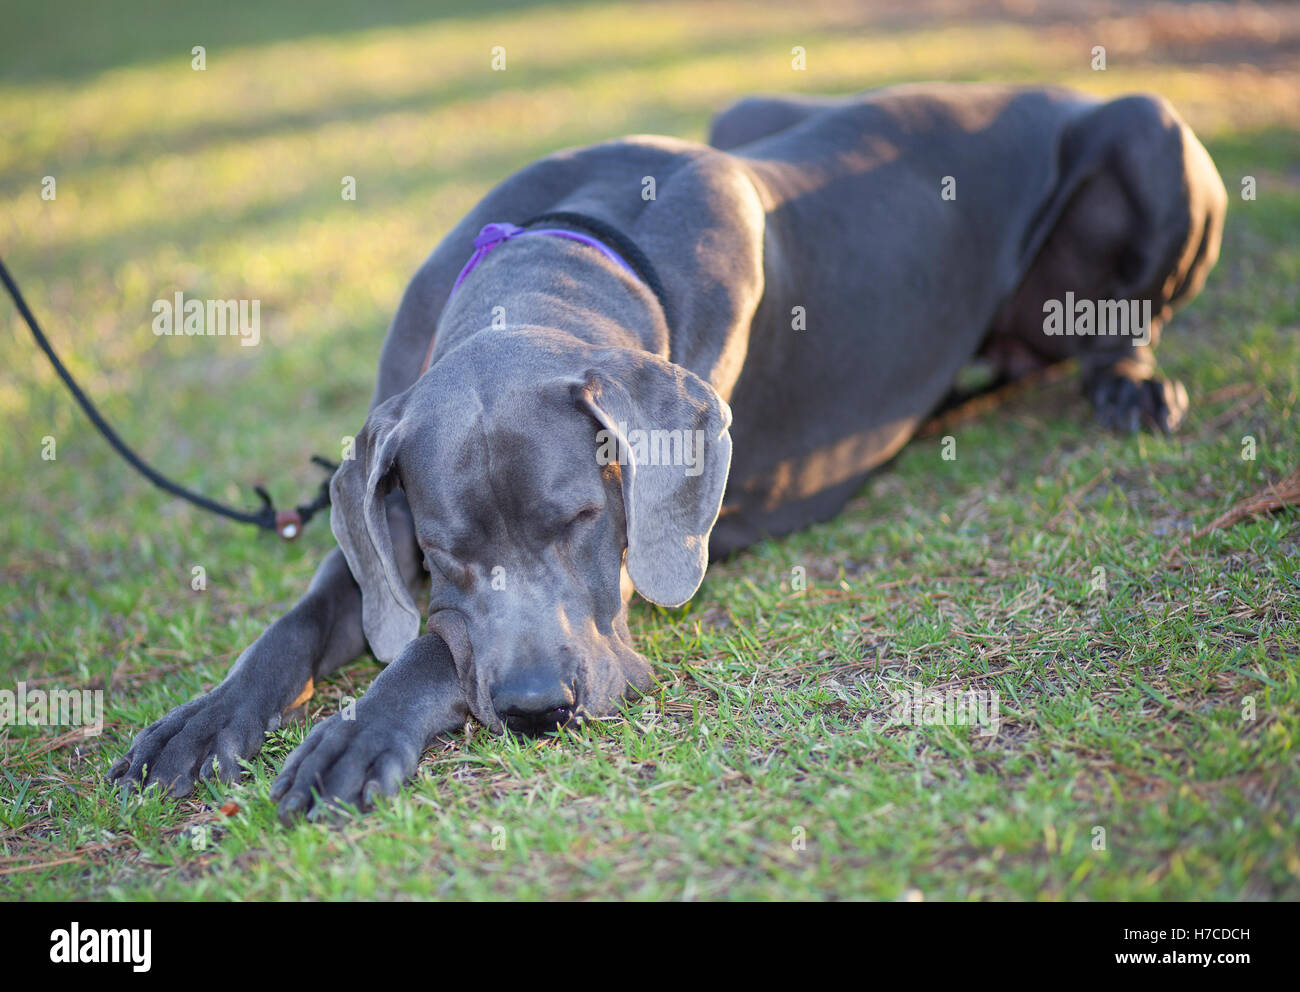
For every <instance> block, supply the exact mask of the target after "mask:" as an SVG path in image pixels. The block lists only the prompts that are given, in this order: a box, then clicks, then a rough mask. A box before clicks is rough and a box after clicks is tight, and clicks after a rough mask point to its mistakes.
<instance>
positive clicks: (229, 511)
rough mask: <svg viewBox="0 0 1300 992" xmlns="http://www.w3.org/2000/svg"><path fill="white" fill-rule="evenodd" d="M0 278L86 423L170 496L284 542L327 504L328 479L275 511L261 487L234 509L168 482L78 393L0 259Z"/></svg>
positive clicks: (318, 461)
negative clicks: (255, 502)
mask: <svg viewBox="0 0 1300 992" xmlns="http://www.w3.org/2000/svg"><path fill="white" fill-rule="evenodd" d="M0 280H3V282H4V284H5V289H7V290H9V295H10V296H12V297H13V300H14V305H15V306H17V307H18V312H19V313H20V314H22V317H23V320H25V321H27V326H28V327H29V328H30V329H31V332H32V336H33V337H35V338H36V343H37V344H38V345H39V346H40V349H41V351H43V352H45V355H46V357H47V358H49V360H50V364H51V365H53V366H54V371H55V372H57V373H59V378H60V379H62V380H63V384H64V385H65V386H67V387H68V391H69V392H70V393H72V396H73V398H74V399H75V400H76V401H77V402H78V403H79V404H80V405H81V409H82V410H84V411H85V413H86V416H87V417H89V418H90V422H91V423H92V424H94V425H95V427H96V428H97V429H98V430H99V433H100V434H102V435H104V440H106V441H107V442H108V443H109V444H111V445H112V446H113V449H114V450H115V451H116V452H117V453H118V454H119V455H121V456H122V457H123V458H125V459H126V460H127V462H129V463H130V465H131V467H132V468H134V469H135V470H136V471H137V472H139V473H140V474H141V475H143V476H144V477H145V478H146V479H148V480H149V481H150V482H152V483H153V484H154V485H155V486H157V487H158V488H159V489H162V490H164V491H165V492H168V493H171V494H172V495H173V496H179V497H180V498H181V499H183V500H188V501H189V502H191V503H193V504H194V505H195V506H198V507H202V508H203V509H205V510H207V511H209V512H210V513H216V514H219V515H220V516H223V517H227V518H229V519H231V520H236V521H238V522H239V523H243V524H253V525H255V526H257V527H261V528H262V529H263V530H273V531H275V532H276V533H278V534H279V535H280V536H281V537H283V538H284V539H285V540H286V541H292V540H293V539H294V538H295V537H297V536H298V535H299V534H301V533H302V529H303V527H305V526H306V525H307V523H308V521H310V520H311V518H312V517H314V516H315V515H316V514H317V513H318V512H319V511H320V510H323V509H324V508H325V507H327V506H329V503H330V484H329V479H328V478H326V480H325V481H324V482H322V483H321V486H320V492H319V493H317V495H316V498H315V499H314V500H312V501H311V502H310V503H303V504H302V505H301V506H297V507H295V508H294V509H292V510H277V509H276V508H275V505H274V504H273V503H272V502H271V494H270V493H268V492H267V491H266V489H265V488H263V487H262V486H254V487H253V492H255V493H257V495H258V496H259V497H261V500H262V508H261V509H260V510H254V511H245V510H237V509H235V508H234V507H232V506H226V505H225V504H224V503H218V502H217V501H216V500H212V499H208V498H207V497H206V496H201V495H200V494H198V493H196V492H192V491H191V490H189V489H186V488H185V487H184V486H182V485H180V484H178V483H175V482H172V480H171V479H169V478H167V477H166V476H165V475H163V474H162V473H161V472H158V471H157V470H155V469H154V468H152V467H151V466H150V465H148V464H147V463H146V462H145V461H144V460H143V459H142V458H140V456H139V455H137V454H136V453H135V452H134V451H132V450H131V449H130V447H128V446H127V443H126V442H125V441H123V440H122V439H121V438H120V437H119V436H118V434H117V431H115V430H113V428H111V427H110V426H108V424H107V422H106V421H105V420H104V418H103V417H102V416H100V413H99V411H98V410H96V409H95V404H93V403H91V402H90V399H89V397H87V396H86V394H85V393H84V392H82V390H81V387H80V386H78V385H77V382H76V380H75V379H73V378H72V373H70V372H69V371H68V370H67V368H65V367H64V364H63V362H61V361H59V356H58V355H56V354H55V353H54V349H53V348H52V347H50V342H49V340H48V339H47V338H46V337H45V334H44V332H43V331H42V330H41V328H40V325H39V324H37V323H36V318H35V317H34V316H32V311H31V309H30V308H29V307H28V306H27V301H26V300H24V299H23V294H22V292H21V291H20V290H19V289H18V284H17V283H16V282H14V280H13V277H12V276H11V275H10V274H9V270H8V269H7V268H6V267H5V264H4V261H3V259H0ZM311 460H312V461H313V462H315V463H316V464H317V465H320V466H321V467H322V468H325V469H327V470H329V472H330V474H331V475H332V474H333V473H334V470H335V469H336V468H338V466H337V465H336V464H334V463H333V462H331V461H329V460H328V459H325V458H321V457H320V456H319V455H313V456H312V459H311Z"/></svg>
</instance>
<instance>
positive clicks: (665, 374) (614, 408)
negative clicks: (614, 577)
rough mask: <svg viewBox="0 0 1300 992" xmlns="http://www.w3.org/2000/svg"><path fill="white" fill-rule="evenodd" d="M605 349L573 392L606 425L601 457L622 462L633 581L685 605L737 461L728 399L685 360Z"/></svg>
mask: <svg viewBox="0 0 1300 992" xmlns="http://www.w3.org/2000/svg"><path fill="white" fill-rule="evenodd" d="M608 357H609V359H610V360H608V361H606V362H605V363H603V364H602V370H601V371H594V370H593V371H588V372H587V373H586V375H585V377H584V381H583V382H582V383H581V384H579V385H576V386H575V387H574V390H573V391H574V398H575V400H576V401H577V403H578V405H579V406H580V407H581V408H582V409H584V410H586V411H587V412H588V413H589V414H591V416H592V417H594V418H595V420H596V422H597V423H598V424H600V426H601V431H600V432H599V433H598V438H599V439H600V442H601V443H600V445H599V447H598V449H597V458H598V460H600V461H601V462H602V463H606V464H607V463H608V462H609V461H611V460H613V458H617V460H618V463H619V469H620V472H621V474H622V480H623V509H624V514H625V516H626V520H627V572H628V575H629V577H630V578H631V579H632V584H633V585H634V586H635V587H636V590H637V592H639V593H640V594H641V595H642V596H644V597H645V598H646V599H648V600H650V602H652V603H658V604H659V605H660V606H681V605H682V604H683V603H685V602H686V601H687V600H688V599H690V598H691V597H692V596H693V595H695V590H696V589H698V588H699V587H700V582H702V581H703V579H704V570H705V569H706V568H707V567H708V564H709V532H710V531H711V530H712V529H713V524H714V521H716V520H717V518H718V510H719V509H720V508H721V505H722V493H723V490H724V489H725V488H726V484H727V473H728V471H729V470H730V468H731V434H730V433H729V432H728V428H729V427H730V426H731V408H730V407H728V406H727V404H726V403H725V402H724V401H723V399H722V397H721V396H719V395H718V393H717V391H716V390H714V388H713V387H712V386H710V385H709V384H708V383H706V382H705V381H704V380H703V379H701V378H699V377H698V376H696V375H694V374H692V373H691V372H688V371H687V370H686V369H684V368H682V367H681V366H679V365H674V364H672V363H671V362H666V361H664V360H663V359H661V358H657V357H655V356H654V355H648V354H643V353H638V352H633V351H625V352H618V353H610V354H609V356H608ZM665 455H666V456H668V457H664V456H665Z"/></svg>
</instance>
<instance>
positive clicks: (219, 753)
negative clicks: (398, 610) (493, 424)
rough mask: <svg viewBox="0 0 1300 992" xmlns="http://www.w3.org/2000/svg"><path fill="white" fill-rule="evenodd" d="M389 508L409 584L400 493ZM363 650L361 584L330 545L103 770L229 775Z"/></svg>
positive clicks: (143, 777) (172, 776)
mask: <svg viewBox="0 0 1300 992" xmlns="http://www.w3.org/2000/svg"><path fill="white" fill-rule="evenodd" d="M388 515H389V525H390V527H391V528H392V529H393V533H394V538H395V540H394V546H395V548H399V549H401V550H399V551H398V552H397V559H398V564H399V566H400V567H401V570H402V575H403V577H404V578H405V579H406V580H407V582H408V584H410V585H411V586H412V587H414V586H415V585H416V584H418V583H419V581H420V579H421V576H422V574H423V573H422V569H421V566H420V562H419V558H418V557H417V554H416V547H415V541H414V525H413V524H412V521H411V515H410V511H409V510H408V509H407V508H406V500H405V497H404V496H402V494H401V493H400V492H398V493H394V494H393V495H392V496H390V497H389V503H388ZM399 535H401V537H399ZM403 538H405V539H403ZM365 651H366V638H365V635H364V633H363V632H362V627H361V591H360V589H359V588H358V587H357V583H356V582H355V580H353V578H352V573H351V572H350V571H348V564H347V561H346V560H345V559H344V557H343V552H342V551H341V550H339V549H338V548H335V549H334V550H333V551H331V552H330V553H329V554H328V555H326V557H325V561H324V562H323V563H322V564H321V566H320V568H319V569H317V571H316V575H315V576H314V577H313V579H312V581H311V585H310V586H308V588H307V592H306V594H305V595H304V596H303V597H302V599H301V600H299V601H298V603H297V604H296V605H295V606H294V607H293V608H292V609H290V610H289V612H288V613H286V614H285V615H284V616H282V617H280V618H279V619H278V620H276V621H275V622H274V623H272V624H271V625H270V626H269V627H268V628H267V629H266V630H265V631H264V632H263V633H262V635H261V636H260V637H259V638H258V639H257V640H256V641H254V642H253V644H252V645H251V646H250V647H249V648H248V649H247V650H246V651H244V653H243V654H242V655H240V657H239V659H238V660H237V661H236V662H235V664H234V667H232V668H231V670H230V673H229V674H228V675H227V676H226V678H225V680H224V681H222V683H221V684H220V685H218V686H217V687H216V688H215V689H213V690H212V691H211V692H209V693H207V694H206V695H203V696H200V697H199V698H197V699H194V700H191V701H190V702H188V703H186V704H184V705H183V706H179V707H177V708H176V709H174V710H172V711H171V712H170V713H168V714H167V715H166V716H164V717H163V718H162V719H160V720H158V721H157V722H156V723H154V724H153V725H152V726H150V727H148V728H146V729H145V730H143V731H141V732H140V733H139V734H138V735H137V736H136V738H135V741H134V742H133V743H132V745H131V748H130V750H129V751H128V752H127V753H126V755H125V756H123V757H122V758H120V759H119V760H118V761H117V762H116V763H115V764H114V765H113V766H112V768H110V769H109V771H108V778H109V779H110V780H112V781H118V782H121V783H122V784H123V785H124V786H125V787H126V788H128V789H129V788H131V787H133V786H135V785H139V784H143V785H145V786H148V785H153V784H158V785H160V786H162V787H163V789H164V790H165V791H166V792H168V793H169V794H171V795H173V796H183V795H187V794H188V793H189V792H190V791H191V790H192V789H193V787H194V783H195V780H196V779H204V778H211V777H216V778H218V779H220V780H221V781H223V782H234V781H236V780H238V778H239V776H240V772H241V768H240V761H243V760H247V759H249V758H252V757H253V756H254V755H255V754H257V752H258V751H259V750H260V749H261V747H262V742H263V740H264V739H265V737H266V735H267V734H268V733H270V732H271V731H273V730H275V729H276V728H278V727H279V726H280V723H281V720H282V718H283V714H284V712H285V710H286V709H288V708H289V707H290V706H292V704H293V703H294V702H295V701H296V700H298V699H299V698H300V697H301V696H302V695H304V690H305V689H306V688H307V687H309V686H310V685H311V684H313V682H315V681H317V680H320V679H322V678H325V677H326V676H328V675H329V674H330V673H332V672H334V671H335V670H337V669H338V668H339V667H341V666H342V665H344V664H346V663H347V662H349V661H351V660H353V659H354V658H356V657H358V656H360V655H361V654H363V653H364V652H365Z"/></svg>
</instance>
